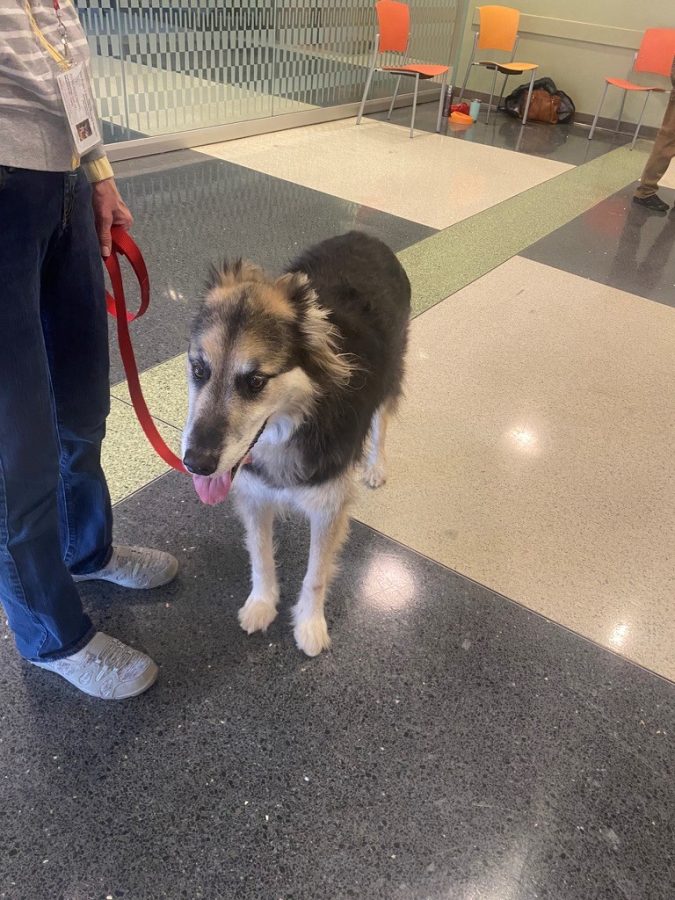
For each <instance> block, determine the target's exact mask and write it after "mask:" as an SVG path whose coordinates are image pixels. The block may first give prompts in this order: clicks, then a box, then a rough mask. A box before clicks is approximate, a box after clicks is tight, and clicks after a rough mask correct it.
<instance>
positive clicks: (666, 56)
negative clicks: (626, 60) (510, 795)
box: [634, 28, 675, 75]
mask: <svg viewBox="0 0 675 900" xmlns="http://www.w3.org/2000/svg"><path fill="white" fill-rule="evenodd" d="M674 56H675V28H648V29H647V30H646V31H645V33H644V35H643V36H642V41H641V42H640V49H639V50H638V54H637V57H636V59H635V66H634V68H635V71H636V72H651V73H652V74H654V75H670V70H671V68H672V65H673V57H674Z"/></svg>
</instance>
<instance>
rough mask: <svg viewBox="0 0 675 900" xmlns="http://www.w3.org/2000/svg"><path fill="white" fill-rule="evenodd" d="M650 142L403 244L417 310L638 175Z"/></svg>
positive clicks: (602, 158) (616, 152)
mask: <svg viewBox="0 0 675 900" xmlns="http://www.w3.org/2000/svg"><path fill="white" fill-rule="evenodd" d="M650 147H651V145H649V144H647V143H645V144H643V146H642V147H641V146H640V144H638V145H637V147H636V149H635V150H633V151H630V150H628V148H627V147H619V148H618V149H617V150H612V151H611V152H610V153H606V154H605V155H604V156H600V157H598V158H597V159H594V160H592V161H591V162H588V163H584V164H583V165H581V166H577V167H576V168H574V169H570V170H569V171H567V172H563V173H562V174H560V175H557V176H556V177H555V178H551V179H550V180H549V181H545V182H543V183H542V184H539V185H537V186H536V187H533V188H530V189H529V190H527V191H524V192H523V193H522V194H517V195H516V196H515V197H511V198H509V199H508V200H504V201H503V202H502V203H499V204H497V205H496V206H491V207H490V208H489V209H486V210H485V211H484V212H481V213H477V214H476V215H475V216H472V217H471V218H469V219H463V220H462V221H461V222H457V223H456V224H455V225H451V226H450V227H449V228H446V229H444V230H443V231H439V232H438V233H437V234H434V235H432V236H431V237H428V238H425V239H424V240H423V241H420V242H419V243H418V244H413V245H412V246H411V247H407V248H406V249H405V250H402V251H401V252H400V253H399V254H398V258H399V259H400V261H401V263H402V264H403V265H404V267H405V269H406V271H407V273H408V277H409V278H410V281H411V283H412V288H413V315H414V316H416V315H419V314H420V313H422V312H424V311H425V310H427V309H429V308H430V307H432V306H434V305H435V304H436V303H438V302H440V301H441V300H443V299H445V298H446V297H449V296H450V295H451V294H454V293H455V292H456V291H459V290H461V289H462V288H463V287H466V285H467V284H471V282H472V281H475V280H476V279H477V278H480V277H481V276H482V275H485V274H486V273H487V272H490V271H492V269H494V268H496V267H497V266H499V265H501V264H502V263H504V262H506V261H507V260H508V259H511V257H512V256H515V255H516V254H518V253H520V252H521V251H522V250H524V249H525V248H526V247H529V246H530V245H531V244H533V243H534V242H535V241H538V240H539V239H540V238H542V237H545V236H546V235H547V234H550V233H551V232H552V231H555V230H556V229H557V228H560V227H561V226H562V225H566V224H567V222H570V221H571V220H572V219H574V218H576V217H577V216H578V215H581V213H583V212H586V210H588V209H590V208H591V207H593V206H595V205H596V203H599V202H600V201H601V200H605V199H606V198H607V197H610V196H611V195H612V194H614V193H616V192H617V191H619V190H621V188H623V187H625V186H626V185H627V184H629V183H630V182H631V181H635V180H637V179H638V178H639V176H640V173H641V172H642V169H643V167H644V164H645V160H646V157H647V152H648V150H649V149H650ZM467 190H470V185H469V186H467Z"/></svg>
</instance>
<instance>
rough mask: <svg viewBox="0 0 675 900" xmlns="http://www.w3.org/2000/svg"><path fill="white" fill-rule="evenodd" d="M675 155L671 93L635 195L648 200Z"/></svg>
mask: <svg viewBox="0 0 675 900" xmlns="http://www.w3.org/2000/svg"><path fill="white" fill-rule="evenodd" d="M673 156H675V93H673V94H671V95H670V100H669V102H668V106H667V107H666V113H665V115H664V117H663V124H662V125H661V128H660V130H659V133H658V134H657V136H656V140H655V141H654V146H653V147H652V152H651V153H650V155H649V159H648V160H647V163H646V165H645V168H644V171H643V173H642V177H641V178H640V184H639V186H638V188H637V190H636V191H635V197H636V198H638V199H639V200H646V199H648V198H649V197H653V196H654V195H655V194H656V191H657V190H658V185H659V181H660V180H661V179H662V178H663V176H664V175H665V174H666V170H667V168H668V166H669V165H670V161H671V159H672V158H673Z"/></svg>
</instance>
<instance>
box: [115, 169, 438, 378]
mask: <svg viewBox="0 0 675 900" xmlns="http://www.w3.org/2000/svg"><path fill="white" fill-rule="evenodd" d="M171 156H172V155H171V154H167V155H166V168H164V169H162V170H160V171H147V169H148V165H147V163H144V162H143V161H140V163H139V167H141V168H142V171H143V173H144V174H141V175H137V176H135V177H134V176H130V175H129V174H128V173H129V169H130V164H125V166H124V168H123V170H122V171H123V172H125V173H127V174H126V175H123V177H121V178H120V179H119V187H120V191H121V193H122V195H123V196H124V199H125V200H126V202H127V204H128V205H129V207H130V208H131V210H132V212H133V215H134V218H135V224H134V229H133V234H134V237H135V239H136V241H137V242H138V244H139V246H140V247H141V249H142V251H143V254H144V256H145V259H146V262H147V265H148V270H149V274H150V282H151V286H152V305H151V308H150V311H149V313H148V314H147V316H146V317H145V318H144V319H143V320H142V321H139V322H138V323H136V324H135V325H133V326H132V339H133V341H134V346H135V349H136V355H137V359H138V363H139V369H140V370H143V369H146V368H148V367H149V366H152V365H155V364H156V363H158V362H162V361H163V360H165V359H167V358H168V357H170V356H174V355H175V354H177V353H180V352H182V351H183V350H184V349H185V347H186V346H187V335H188V329H189V323H190V319H191V316H192V314H193V312H194V309H195V305H196V302H197V298H198V296H199V293H200V291H201V289H202V285H203V282H204V279H205V277H206V275H207V271H208V267H209V264H210V263H212V262H220V260H222V259H223V257H225V256H229V257H230V258H235V257H237V256H240V255H243V256H247V257H249V258H250V259H253V260H255V261H256V262H257V263H259V264H261V265H263V266H265V267H268V268H269V269H270V270H272V271H278V270H280V269H281V268H282V267H283V266H284V265H285V264H286V263H287V262H289V261H290V260H291V259H292V258H293V257H294V256H295V255H297V254H298V253H299V252H300V251H301V250H303V249H304V248H306V247H307V246H309V245H310V244H312V243H315V242H316V241H319V240H322V239H324V238H327V237H330V236H332V235H335V234H340V233H341V232H344V231H348V230H350V229H352V228H359V229H363V230H365V231H368V232H370V233H372V234H375V235H377V236H378V237H380V238H382V240H384V241H386V242H387V243H388V244H389V245H390V246H391V247H392V248H393V249H394V250H401V249H402V248H403V247H407V246H409V245H410V244H414V243H416V242H417V241H420V240H422V239H423V238H425V237H427V236H428V235H430V234H433V233H434V229H432V228H428V227H426V226H424V225H419V224H417V223H414V222H408V221H406V220H405V219H400V218H397V217H396V216H391V215H387V214H386V213H382V212H379V211H378V210H374V209H370V208H368V207H365V206H360V205H359V204H356V203H350V202H348V201H345V200H340V199H338V198H336V197H331V196H329V195H327V194H322V193H320V192H319V191H313V190H310V189H309V188H304V187H301V186H299V185H296V184H293V183H291V182H289V181H283V180H281V179H278V178H273V177H270V176H269V175H264V174H262V173H260V172H254V171H252V170H251V169H246V168H243V167H241V166H237V165H234V164H233V163H228V162H224V161H222V160H213V159H211V160H210V159H206V158H204V161H203V162H202V163H192V164H188V165H184V166H181V167H179V168H175V167H173V166H172V164H171V162H172V161H171ZM127 283H128V284H129V291H128V294H129V303H130V305H133V304H134V303H135V302H137V299H136V292H135V291H134V289H133V288H134V285H133V282H132V279H131V277H129V278H128V279H127ZM112 331H114V329H111V332H112ZM111 345H112V373H111V380H112V381H113V383H114V382H116V381H120V380H122V378H123V377H124V374H123V371H122V368H121V363H120V361H119V358H118V355H117V350H116V347H115V340H114V337H113V338H112V340H111Z"/></svg>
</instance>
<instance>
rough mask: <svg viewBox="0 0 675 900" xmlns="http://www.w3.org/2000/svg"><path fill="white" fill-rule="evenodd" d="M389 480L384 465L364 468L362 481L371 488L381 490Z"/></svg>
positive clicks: (376, 464) (374, 464) (379, 464)
mask: <svg viewBox="0 0 675 900" xmlns="http://www.w3.org/2000/svg"><path fill="white" fill-rule="evenodd" d="M386 480H387V471H386V469H385V467H384V465H383V464H382V463H373V464H372V465H369V466H364V467H363V470H362V472H361V481H362V482H363V483H364V484H365V486H366V487H369V488H373V489H375V488H379V487H382V485H383V484H384V483H385V482H386Z"/></svg>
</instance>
